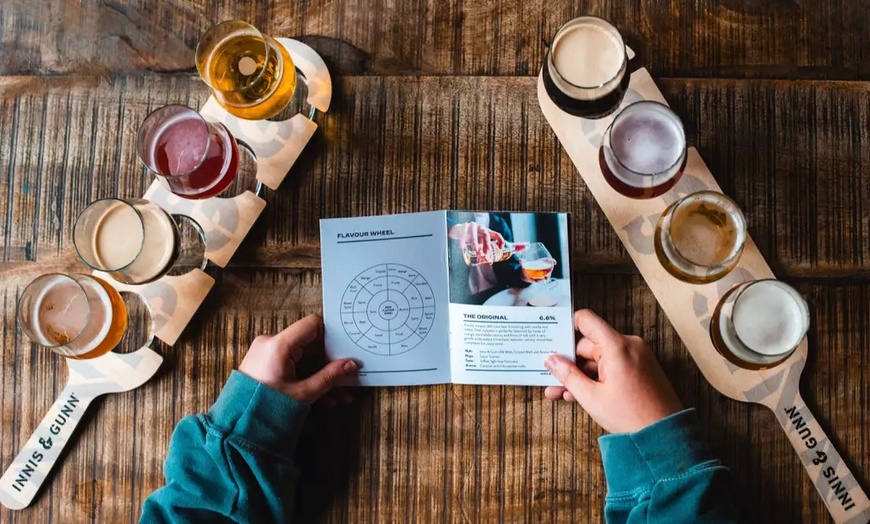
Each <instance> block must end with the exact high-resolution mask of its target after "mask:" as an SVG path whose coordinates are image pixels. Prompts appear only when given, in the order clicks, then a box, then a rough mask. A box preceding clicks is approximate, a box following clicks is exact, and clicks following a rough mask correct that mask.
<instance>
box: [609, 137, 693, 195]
mask: <svg viewBox="0 0 870 524" xmlns="http://www.w3.org/2000/svg"><path fill="white" fill-rule="evenodd" d="M687 160H688V155H687V156H686V158H685V159H683V165H682V166H681V167H680V170H679V171H678V172H677V173H676V174H675V175H673V176H672V177H671V178H669V179H668V180H666V181H665V182H663V183H661V184H659V185H657V186H653V187H634V186H630V185H628V184H626V183H625V182H623V181H621V180H619V179H618V178H616V175H614V174H613V172H612V171H610V168H609V167H607V161H606V160H605V159H604V146H603V145H602V146H600V147H599V148H598V167H599V168H601V174H602V175H603V176H604V180H605V182H607V185H608V186H610V187H611V188H612V189H613V190H614V191H616V192H617V193H619V194H620V195H622V196H624V197H627V198H633V199H635V200H649V199H651V198H656V197H660V196H662V195H664V194H665V193H667V192H668V191H670V190H671V188H672V187H674V186H675V185H677V182H679V181H680V177H682V176H683V171H684V170H685V169H686V162H687Z"/></svg>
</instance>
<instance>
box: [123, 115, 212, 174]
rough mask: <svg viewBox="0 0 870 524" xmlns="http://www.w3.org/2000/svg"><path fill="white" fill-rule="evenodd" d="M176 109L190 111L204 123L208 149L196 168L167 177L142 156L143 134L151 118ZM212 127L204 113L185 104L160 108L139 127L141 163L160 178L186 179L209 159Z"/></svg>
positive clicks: (203, 152)
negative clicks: (210, 127)
mask: <svg viewBox="0 0 870 524" xmlns="http://www.w3.org/2000/svg"><path fill="white" fill-rule="evenodd" d="M174 108H180V109H181V110H185V111H189V112H191V113H193V114H195V115H196V118H198V119H199V122H201V123H202V126H203V128H204V129H205V134H206V139H205V141H206V147H205V148H203V151H202V158H200V159H199V161H198V162H197V163H196V165H195V166H194V167H192V168H190V169H188V170H187V171H185V172H184V173H177V174H168V175H167V174H163V173H161V172H160V171H158V170H157V169H155V168H156V166H155V167H151V164H149V163H148V162H147V161H146V160H145V155H143V154H142V153H143V152H142V139H143V133H145V124H147V123H148V120H149V119H150V118H151V117H155V116H156V115H158V113H160V112H161V111H164V110H166V109H174ZM210 125H211V123H210V122H209V121H208V120H206V119H205V117H204V116H202V113H200V112H199V111H197V110H195V109H193V108H192V107H189V106H186V105H183V104H167V105H165V106H161V107H158V108H157V109H155V110H154V111H151V112H150V113H148V116H146V117H145V120H143V121H142V123H141V124H140V125H139V130H138V131H137V132H136V153H137V154H138V155H137V156H138V157H139V161H140V162H142V164H143V165H144V166H145V168H146V169H147V170H148V171H151V172H152V173H154V174H155V175H157V176H159V177H163V178H171V179H177V178H184V177H187V176H190V174H191V173H193V172H194V171H196V170H197V169H199V168H200V167H202V164H203V163H204V162H205V160H206V158H208V142H209V141H210V136H211V132H210V131H211V130H210V129H209V126H210Z"/></svg>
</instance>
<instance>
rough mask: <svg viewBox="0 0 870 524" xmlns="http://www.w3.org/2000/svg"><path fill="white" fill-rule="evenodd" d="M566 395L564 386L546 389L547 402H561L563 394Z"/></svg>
mask: <svg viewBox="0 0 870 524" xmlns="http://www.w3.org/2000/svg"><path fill="white" fill-rule="evenodd" d="M563 393H565V388H563V387H562V386H547V387H546V388H544V397H545V398H546V399H547V400H559V399H560V398H562V394H563Z"/></svg>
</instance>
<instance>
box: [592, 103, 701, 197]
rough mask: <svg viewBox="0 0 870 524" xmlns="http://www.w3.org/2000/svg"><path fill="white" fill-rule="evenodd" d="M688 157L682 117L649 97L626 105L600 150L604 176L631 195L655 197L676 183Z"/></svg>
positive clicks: (613, 123) (613, 186) (599, 154)
mask: <svg viewBox="0 0 870 524" xmlns="http://www.w3.org/2000/svg"><path fill="white" fill-rule="evenodd" d="M686 158H687V149H686V133H685V130H684V129H683V123H682V122H681V121H680V118H679V117H678V116H677V115H676V114H675V113H674V112H673V111H671V109H670V108H669V107H668V106H666V105H664V104H660V103H658V102H653V101H649V100H644V101H642V102H635V103H633V104H630V105H628V106H626V107H625V108H623V110H622V111H620V112H619V114H618V115H616V118H614V119H613V122H611V124H610V126H609V127H608V128H607V131H605V133H604V138H603V139H602V142H601V148H600V149H599V151H598V163H599V166H600V167H601V172H602V174H603V175H604V179H605V180H606V181H607V183H608V184H609V185H610V187H612V188H613V189H614V190H616V192H618V193H620V194H622V195H624V196H627V197H629V198H654V197H657V196H660V195H662V194H664V193H665V192H666V191H668V190H669V189H670V188H672V187H674V185H675V184H676V183H677V181H678V180H679V179H680V175H682V173H683V169H684V168H685V167H686Z"/></svg>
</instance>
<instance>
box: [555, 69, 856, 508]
mask: <svg viewBox="0 0 870 524" xmlns="http://www.w3.org/2000/svg"><path fill="white" fill-rule="evenodd" d="M639 100H655V101H658V102H661V103H663V104H666V103H667V102H666V101H665V99H664V97H663V96H662V94H661V92H660V91H659V89H658V88H657V87H656V85H655V83H654V82H653V79H652V77H651V76H650V74H649V72H648V71H647V70H646V69H638V70H637V71H635V72H634V73H633V74H632V75H631V83H630V84H629V88H628V90H627V91H626V94H625V99H624V100H623V102H622V107H624V106H626V105H628V104H630V103H632V102H637V101H639ZM538 103H539V104H540V106H541V111H543V114H544V116H545V117H546V119H547V121H548V122H549V124H550V126H551V127H552V128H553V131H554V132H555V133H556V136H557V137H558V138H559V141H560V142H561V143H562V146H563V147H564V148H565V150H566V151H567V153H568V156H569V157H570V158H571V160H572V161H573V162H574V165H575V166H576V167H577V170H578V171H579V173H580V175H581V176H582V177H583V180H584V182H585V183H586V187H587V188H588V189H589V191H590V192H591V193H592V195H593V196H594V197H595V200H596V201H597V202H598V205H599V206H601V209H602V210H603V211H604V214H605V215H606V216H607V219H608V220H609V221H610V224H611V225H612V226H613V228H614V230H616V233H617V235H618V236H619V238H620V240H622V243H623V244H624V245H625V249H626V250H627V251H628V253H629V254H630V255H631V258H632V260H634V263H635V264H636V265H637V268H638V269H639V270H640V273H641V275H642V276H643V277H644V279H645V280H646V282H647V285H649V287H650V289H651V290H652V292H653V294H654V295H655V297H656V299H657V300H658V302H659V304H660V305H661V307H662V310H664V312H665V314H666V315H667V316H668V319H669V320H670V321H671V324H673V326H674V328H675V329H676V331H677V333H678V334H679V336H680V338H681V339H682V340H683V343H684V344H685V345H686V348H687V349H688V350H689V353H690V354H691V355H692V358H693V359H694V360H695V362H696V363H697V365H698V367H699V368H700V369H701V372H702V373H703V375H704V377H705V378H706V379H707V380H708V381H709V382H710V384H712V385H713V387H715V388H716V389H717V390H719V391H720V392H721V393H723V394H724V395H727V396H729V397H731V398H733V399H736V400H739V401H742V402H755V403H757V404H762V405H764V406H767V407H768V408H770V409H771V410H772V411H773V412H774V414H775V415H776V419H777V420H778V421H779V423H780V425H782V428H783V430H784V431H785V433H786V435H788V438H789V440H790V441H791V443H792V445H793V446H794V449H795V451H796V452H797V454H798V457H799V458H800V460H801V463H802V464H803V465H804V467H805V468H806V470H807V473H808V474H809V476H810V478H811V479H812V482H813V484H814V485H815V486H816V489H817V490H818V491H819V494H820V495H821V496H822V498H823V499H824V501H825V504H826V505H827V507H828V510H829V511H830V513H831V516H832V517H833V518H834V520H835V521H836V522H838V523H849V524H866V523H867V521H868V519H870V500H868V498H867V495H866V494H865V493H864V491H863V490H862V489H861V486H859V485H858V482H857V481H856V479H855V477H854V476H853V475H852V473H851V472H850V471H849V468H848V466H846V464H845V463H844V462H843V460H842V458H841V457H840V454H839V453H838V452H837V450H836V449H834V446H833V444H832V443H831V441H830V440H829V439H828V437H827V436H826V435H825V433H824V431H823V430H822V428H821V426H820V425H819V423H818V421H817V420H816V418H815V417H814V416H813V415H812V413H810V411H809V409H808V408H807V406H806V404H805V403H804V401H803V399H802V398H801V396H800V393H799V391H798V383H799V380H800V375H801V371H803V368H804V364H805V363H806V359H807V341H806V340H804V341H803V342H802V343H801V345H800V347H799V348H798V349H797V350H796V351H795V352H794V353H792V355H791V356H790V357H789V358H788V359H786V360H785V361H783V362H782V363H780V364H778V365H776V366H774V367H773V368H771V369H766V370H761V371H758V370H749V369H743V368H740V367H737V366H736V365H734V364H732V363H730V362H729V361H727V360H726V359H725V358H724V357H722V356H721V355H720V354H719V353H718V352H717V351H716V349H715V348H714V346H713V344H712V341H711V339H710V334H709V325H710V319H711V316H712V314H713V311H714V309H715V308H716V305H717V304H718V303H719V300H720V298H721V297H722V296H723V295H724V294H725V293H726V292H728V290H729V289H731V288H732V287H733V286H735V285H737V284H740V283H742V282H746V281H751V280H758V279H763V278H775V277H774V275H773V272H772V271H771V269H770V267H769V266H768V265H767V262H766V261H765V260H764V258H763V257H762V256H761V253H760V252H759V250H758V248H757V247H756V245H755V243H754V242H753V241H752V239H751V238H749V237H748V236H747V240H746V244H745V247H744V250H743V255H742V256H741V258H740V261H739V262H738V264H737V266H736V267H735V268H734V269H733V270H732V271H731V272H730V273H729V274H728V275H727V276H725V277H724V278H723V279H721V280H719V281H717V282H712V283H709V284H702V285H693V284H687V283H685V282H682V281H680V280H678V279H676V278H674V277H673V276H671V275H670V274H669V273H668V272H667V271H666V270H665V269H664V268H663V267H662V265H661V264H660V263H659V261H658V258H657V257H656V253H655V247H654V237H653V233H654V231H655V226H656V223H657V222H658V219H659V216H660V215H661V214H662V212H663V211H664V210H665V208H666V207H667V206H668V205H669V204H671V203H673V202H675V201H676V200H678V199H679V198H681V197H683V196H685V195H687V194H690V193H694V192H696V191H701V190H708V191H717V192H721V189H720V188H719V185H718V184H717V183H716V180H715V179H714V178H713V175H712V174H711V173H710V171H709V170H708V169H707V166H706V165H705V164H704V161H703V160H702V159H701V157H700V155H698V151H697V150H696V149H695V148H689V151H688V159H687V164H686V168H685V171H684V172H683V175H682V177H681V178H680V180H679V182H677V184H676V185H675V186H674V187H673V188H672V189H671V190H670V191H668V192H667V193H665V194H664V195H662V196H660V197H657V198H652V199H649V200H635V199H630V198H626V197H624V196H622V195H620V194H619V193H617V192H616V191H615V190H614V189H613V188H611V187H610V186H609V185H608V184H607V182H606V181H605V180H604V176H603V175H602V174H601V168H600V167H599V163H598V148H599V146H600V144H601V140H602V137H603V135H604V132H605V130H606V129H607V126H608V125H610V122H611V121H612V120H613V118H614V116H615V114H616V113H614V114H613V115H611V116H609V117H607V118H602V119H599V120H584V119H582V118H578V117H574V116H571V115H569V114H567V113H565V112H563V111H562V110H561V109H559V108H558V107H557V106H556V105H555V104H554V103H553V102H552V100H550V98H549V97H548V96H547V93H546V91H545V89H544V85H543V80H542V77H541V76H540V75H539V77H538ZM617 112H618V111H617Z"/></svg>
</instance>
